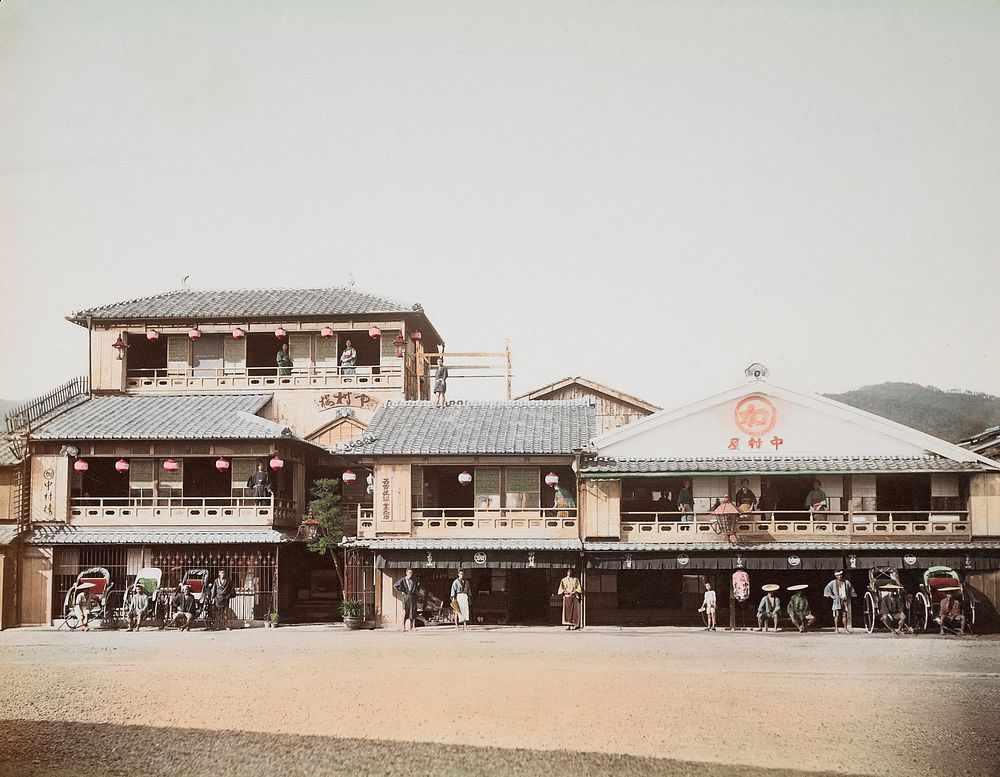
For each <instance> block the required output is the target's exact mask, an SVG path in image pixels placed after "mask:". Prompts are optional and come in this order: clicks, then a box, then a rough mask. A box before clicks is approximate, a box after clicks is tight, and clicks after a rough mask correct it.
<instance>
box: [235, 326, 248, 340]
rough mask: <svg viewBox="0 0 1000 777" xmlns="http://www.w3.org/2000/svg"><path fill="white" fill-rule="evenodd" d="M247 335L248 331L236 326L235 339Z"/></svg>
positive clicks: (240, 338)
mask: <svg viewBox="0 0 1000 777" xmlns="http://www.w3.org/2000/svg"><path fill="white" fill-rule="evenodd" d="M246 336H247V333H246V332H244V331H243V330H242V329H240V328H239V327H236V328H235V329H234V330H233V339H234V340H242V339H243V338H244V337H246Z"/></svg>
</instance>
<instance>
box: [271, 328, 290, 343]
mask: <svg viewBox="0 0 1000 777" xmlns="http://www.w3.org/2000/svg"><path fill="white" fill-rule="evenodd" d="M274 336H275V337H277V338H278V339H279V340H284V339H285V338H286V337H288V332H286V331H285V330H284V328H282V327H280V326H279V327H278V328H277V329H275V330H274Z"/></svg>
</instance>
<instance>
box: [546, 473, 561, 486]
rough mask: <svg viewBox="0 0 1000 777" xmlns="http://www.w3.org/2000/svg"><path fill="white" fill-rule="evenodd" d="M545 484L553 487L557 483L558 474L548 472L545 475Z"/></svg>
mask: <svg viewBox="0 0 1000 777" xmlns="http://www.w3.org/2000/svg"><path fill="white" fill-rule="evenodd" d="M545 485H547V486H551V487H552V488H555V487H556V486H558V485H559V476H558V475H557V474H556V473H555V472H550V473H549V474H548V475H546V476H545Z"/></svg>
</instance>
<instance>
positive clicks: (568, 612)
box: [558, 569, 583, 631]
mask: <svg viewBox="0 0 1000 777" xmlns="http://www.w3.org/2000/svg"><path fill="white" fill-rule="evenodd" d="M558 595H560V596H562V598H563V608H562V622H563V626H565V627H566V631H571V630H573V629H579V628H580V627H581V626H582V625H583V606H582V605H581V602H580V600H581V598H582V597H583V586H581V585H580V581H579V580H578V579H577V578H575V577H573V570H572V569H567V570H566V577H564V578H563V579H562V580H560V581H559V592H558Z"/></svg>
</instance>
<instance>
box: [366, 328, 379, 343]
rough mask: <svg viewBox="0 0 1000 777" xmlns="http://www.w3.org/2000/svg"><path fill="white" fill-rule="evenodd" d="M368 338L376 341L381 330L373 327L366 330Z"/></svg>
mask: <svg viewBox="0 0 1000 777" xmlns="http://www.w3.org/2000/svg"><path fill="white" fill-rule="evenodd" d="M368 336H369V337H370V338H371V339H372V340H378V339H379V338H380V337H381V336H382V330H381V329H379V328H378V327H377V326H373V327H372V328H371V329H369V330H368Z"/></svg>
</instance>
